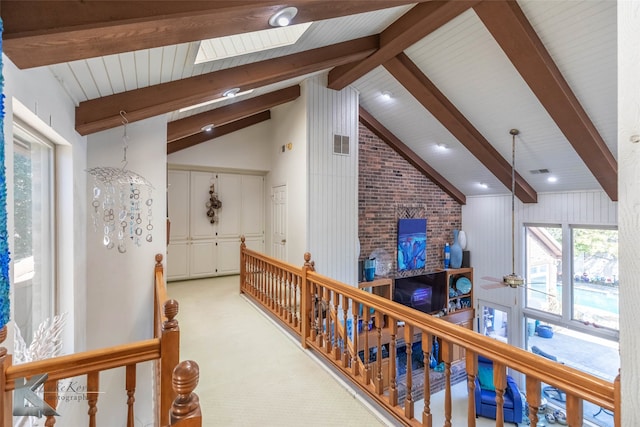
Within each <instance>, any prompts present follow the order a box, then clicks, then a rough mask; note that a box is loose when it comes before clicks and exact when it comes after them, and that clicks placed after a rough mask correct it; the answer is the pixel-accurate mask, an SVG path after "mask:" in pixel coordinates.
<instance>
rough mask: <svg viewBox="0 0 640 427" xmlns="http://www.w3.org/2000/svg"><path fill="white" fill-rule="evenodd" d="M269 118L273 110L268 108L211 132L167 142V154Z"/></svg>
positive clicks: (202, 132)
mask: <svg viewBox="0 0 640 427" xmlns="http://www.w3.org/2000/svg"><path fill="white" fill-rule="evenodd" d="M269 119H271V111H269V110H267V111H263V112H261V113H258V114H254V115H252V116H249V117H244V118H242V119H240V120H236V121H235V122H231V123H227V124H224V125H221V126H216V127H214V128H213V129H212V130H211V132H206V131H201V132H200V133H196V134H194V135H190V136H187V137H184V138H180V139H177V140H175V141H173V142H171V143H168V144H167V154H172V153H175V152H178V151H180V150H184V149H185V148H189V147H193V146H196V145H198V144H201V143H203V142H207V141H211V140H212V139H216V138H220V137H221V136H224V135H228V134H230V133H233V132H236V131H239V130H241V129H244V128H247V127H249V126H253V125H255V124H258V123H262V122H264V121H266V120H269Z"/></svg>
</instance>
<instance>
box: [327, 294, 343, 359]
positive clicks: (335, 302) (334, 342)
mask: <svg viewBox="0 0 640 427" xmlns="http://www.w3.org/2000/svg"><path fill="white" fill-rule="evenodd" d="M331 300H332V303H331V312H332V313H333V314H332V316H331V322H332V324H333V328H332V329H331V330H330V331H329V333H330V334H331V335H333V336H332V337H331V346H330V347H331V349H330V351H331V352H332V353H333V360H340V346H339V345H338V326H339V324H340V321H339V320H338V319H339V318H338V306H339V305H340V295H339V294H338V293H337V292H335V291H333V292H332V294H331ZM344 327H345V328H346V327H347V324H346V323H345V324H344ZM332 331H333V332H332Z"/></svg>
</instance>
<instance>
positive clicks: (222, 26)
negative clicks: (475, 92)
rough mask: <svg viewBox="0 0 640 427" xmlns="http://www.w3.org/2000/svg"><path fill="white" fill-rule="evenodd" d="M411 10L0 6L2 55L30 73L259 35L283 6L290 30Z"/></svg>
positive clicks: (335, 5)
mask: <svg viewBox="0 0 640 427" xmlns="http://www.w3.org/2000/svg"><path fill="white" fill-rule="evenodd" d="M420 1H426V0H420ZM411 3H416V1H415V0H414V1H407V0H392V1H384V0H380V1H367V2H364V1H331V2H327V1H317V0H313V1H310V0H297V1H292V2H282V1H214V0H211V1H155V2H151V1H139V0H134V1H78V0H76V1H48V0H44V1H24V0H1V1H0V6H1V8H0V15H1V16H2V20H3V24H4V33H3V49H4V52H5V54H6V55H7V56H8V57H9V58H11V60H12V61H13V63H14V64H16V66H17V67H18V68H32V67H39V66H43V65H51V64H57V63H63V62H69V61H74V60H79V59H87V58H93V57H98V56H105V55H111V54H117V53H123V52H131V51H136V50H141V49H151V48H155V47H161V46H168V45H173V44H179V43H188V42H194V41H199V40H206V39H210V38H215V37H221V36H228V35H231V34H240V33H246V32H250V31H258V30H265V29H269V28H271V27H270V26H269V18H270V17H271V15H273V14H274V13H275V12H276V11H278V10H280V9H281V8H283V7H285V6H295V7H297V8H298V14H297V15H296V17H295V18H294V20H293V23H294V24H297V23H303V22H312V21H320V20H323V19H330V18H336V17H340V16H347V15H353V14H358V13H363V12H370V11H373V10H379V9H385V8H389V7H394V6H401V5H404V4H411Z"/></svg>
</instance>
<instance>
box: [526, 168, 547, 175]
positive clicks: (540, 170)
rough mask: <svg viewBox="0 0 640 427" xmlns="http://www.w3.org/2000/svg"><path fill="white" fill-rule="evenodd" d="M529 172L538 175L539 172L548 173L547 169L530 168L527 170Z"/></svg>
mask: <svg viewBox="0 0 640 427" xmlns="http://www.w3.org/2000/svg"><path fill="white" fill-rule="evenodd" d="M529 173H531V174H533V175H538V174H540V173H550V171H549V169H532V170H530V171H529Z"/></svg>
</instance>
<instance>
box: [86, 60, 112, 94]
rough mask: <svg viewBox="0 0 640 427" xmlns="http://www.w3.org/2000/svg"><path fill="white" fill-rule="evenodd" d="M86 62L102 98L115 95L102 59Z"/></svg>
mask: <svg viewBox="0 0 640 427" xmlns="http://www.w3.org/2000/svg"><path fill="white" fill-rule="evenodd" d="M86 61H87V66H88V67H89V70H90V71H91V75H92V76H93V81H94V82H95V84H96V87H97V88H98V92H99V93H100V96H108V95H113V87H111V81H110V80H109V74H108V73H107V68H106V67H105V65H104V61H103V60H102V58H89V59H87V60H86Z"/></svg>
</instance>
